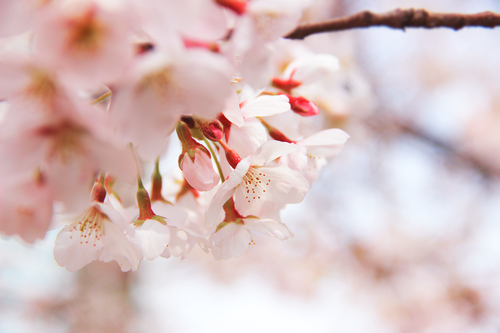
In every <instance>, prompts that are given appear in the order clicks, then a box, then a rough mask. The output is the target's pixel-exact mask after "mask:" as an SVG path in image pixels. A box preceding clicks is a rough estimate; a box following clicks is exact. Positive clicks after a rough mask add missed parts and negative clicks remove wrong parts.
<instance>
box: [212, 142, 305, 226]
mask: <svg viewBox="0 0 500 333" xmlns="http://www.w3.org/2000/svg"><path fill="white" fill-rule="evenodd" d="M296 150H297V148H296V147H295V146H294V145H292V144H288V143H284V142H277V141H268V142H266V143H265V144H263V145H262V146H261V147H260V148H259V149H258V150H257V151H256V152H255V154H254V155H251V156H248V157H246V158H245V159H242V160H240V161H239V163H238V164H237V165H236V168H235V169H234V171H233V172H232V173H231V174H230V175H229V178H228V180H227V181H226V182H224V184H222V185H221V187H220V188H219V190H218V191H217V193H216V195H215V196H214V199H213V201H212V203H211V204H210V206H209V207H208V209H207V212H206V214H205V218H206V224H207V227H208V228H211V227H213V226H214V224H215V223H216V220H217V218H218V216H219V214H220V212H221V210H222V206H223V204H224V203H225V202H226V201H227V200H228V199H229V198H231V197H233V196H234V202H235V208H236V210H237V211H238V212H240V214H242V215H244V216H248V215H253V216H257V217H260V216H263V215H264V214H267V213H270V212H271V211H272V210H273V209H275V207H276V205H280V204H287V203H299V202H301V201H302V199H303V198H304V195H305V193H306V192H307V191H309V188H310V185H309V182H308V181H307V179H306V178H304V176H303V175H302V174H301V173H300V172H298V171H295V170H292V169H290V168H288V167H287V166H284V165H278V164H273V163H272V162H273V161H274V160H275V159H276V158H278V157H281V156H283V155H286V154H289V153H292V152H294V151H296Z"/></svg>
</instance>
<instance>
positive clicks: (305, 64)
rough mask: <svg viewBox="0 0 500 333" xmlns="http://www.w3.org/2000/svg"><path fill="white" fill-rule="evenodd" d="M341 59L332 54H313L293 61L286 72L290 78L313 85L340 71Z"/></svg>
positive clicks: (286, 75) (285, 74)
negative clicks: (291, 76)
mask: <svg viewBox="0 0 500 333" xmlns="http://www.w3.org/2000/svg"><path fill="white" fill-rule="evenodd" d="M339 68H340V65H339V59H338V58H337V57H335V56H333V55H331V54H311V55H306V56H302V57H300V58H298V59H295V60H294V61H292V62H291V63H290V64H289V65H288V67H287V68H286V70H285V72H284V76H285V77H290V75H291V74H292V73H293V79H294V80H297V81H300V82H302V83H304V84H309V83H313V82H315V81H318V80H320V79H322V78H324V77H325V76H326V75H327V74H329V73H332V72H335V71H337V70H339Z"/></svg>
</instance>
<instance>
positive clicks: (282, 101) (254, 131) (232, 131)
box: [222, 87, 290, 158]
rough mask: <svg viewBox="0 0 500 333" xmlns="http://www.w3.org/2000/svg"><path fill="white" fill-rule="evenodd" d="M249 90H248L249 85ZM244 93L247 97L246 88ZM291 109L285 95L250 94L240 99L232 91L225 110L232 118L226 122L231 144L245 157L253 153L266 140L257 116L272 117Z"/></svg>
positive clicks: (229, 117) (226, 114)
mask: <svg viewBox="0 0 500 333" xmlns="http://www.w3.org/2000/svg"><path fill="white" fill-rule="evenodd" d="M246 89H247V90H248V89H249V87H246ZM250 94H253V93H252V92H251V93H250ZM242 95H243V96H245V92H244V91H243V92H242ZM245 97H246V96H245ZM245 97H243V98H245ZM289 110H290V103H288V97H286V96H285V95H260V96H251V97H249V98H247V99H245V100H241V101H240V100H239V98H238V95H237V94H236V91H234V90H232V92H231V95H230V97H229V98H228V99H227V100H226V106H225V108H224V110H223V111H222V113H223V115H224V116H225V117H226V119H228V120H229V121H230V122H224V131H225V134H226V141H227V143H228V145H229V146H230V147H231V148H233V149H234V150H236V152H237V153H238V154H239V155H240V156H241V157H243V158H244V157H247V156H248V155H250V154H252V153H254V152H255V151H256V150H257V148H259V147H260V146H261V145H263V144H264V143H265V142H266V141H267V132H266V130H265V128H264V127H263V126H262V124H261V123H260V121H258V120H257V119H255V118H256V117H267V116H272V115H275V114H280V113H284V112H287V111H289ZM232 124H234V125H236V126H232Z"/></svg>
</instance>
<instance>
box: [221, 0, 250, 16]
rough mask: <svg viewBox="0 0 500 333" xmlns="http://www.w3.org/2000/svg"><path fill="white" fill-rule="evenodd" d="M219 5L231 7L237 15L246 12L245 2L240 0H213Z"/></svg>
mask: <svg viewBox="0 0 500 333" xmlns="http://www.w3.org/2000/svg"><path fill="white" fill-rule="evenodd" d="M215 2H217V3H218V4H219V5H221V6H223V7H226V8H228V9H231V10H232V11H233V12H235V13H236V14H238V15H243V14H245V12H246V8H247V3H246V2H245V1H241V0H215Z"/></svg>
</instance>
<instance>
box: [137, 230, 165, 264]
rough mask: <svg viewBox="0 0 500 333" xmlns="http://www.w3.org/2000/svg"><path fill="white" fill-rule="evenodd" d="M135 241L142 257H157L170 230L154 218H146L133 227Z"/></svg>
mask: <svg viewBox="0 0 500 333" xmlns="http://www.w3.org/2000/svg"><path fill="white" fill-rule="evenodd" d="M134 240H135V243H136V244H137V245H138V246H139V247H140V248H141V250H142V254H143V255H144V259H146V260H153V259H155V258H157V257H158V256H159V255H160V254H162V252H163V251H164V250H165V248H166V247H167V245H168V243H169V241H170V230H169V228H168V227H167V226H166V225H163V224H161V223H159V222H158V221H154V220H146V221H145V222H144V223H143V225H141V226H140V227H137V228H135V237H134Z"/></svg>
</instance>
